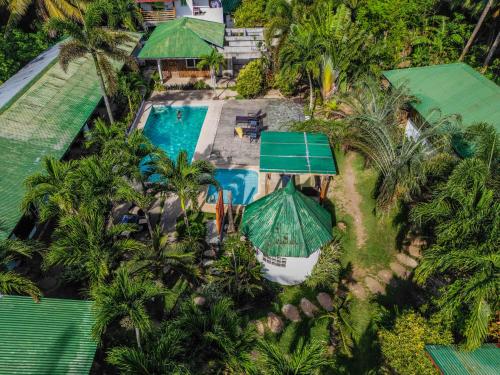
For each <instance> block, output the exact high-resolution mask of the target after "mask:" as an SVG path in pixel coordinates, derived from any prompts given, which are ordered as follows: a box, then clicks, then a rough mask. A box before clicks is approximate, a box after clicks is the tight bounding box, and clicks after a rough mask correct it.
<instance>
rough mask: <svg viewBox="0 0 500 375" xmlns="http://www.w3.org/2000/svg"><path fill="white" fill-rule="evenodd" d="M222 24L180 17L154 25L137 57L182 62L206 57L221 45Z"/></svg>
mask: <svg viewBox="0 0 500 375" xmlns="http://www.w3.org/2000/svg"><path fill="white" fill-rule="evenodd" d="M224 33H225V25H224V24H223V23H219V22H211V21H205V20H199V19H195V18H191V17H182V18H178V19H176V20H172V21H168V22H165V23H162V24H160V25H158V26H156V28H155V30H154V31H153V33H152V34H151V36H150V37H149V39H148V40H147V41H146V43H145V44H144V47H143V48H142V50H141V52H140V53H139V58H140V59H144V60H148V59H149V60H151V59H186V58H199V57H201V56H203V55H209V54H210V53H211V52H212V50H213V48H214V47H221V48H222V47H223V46H224Z"/></svg>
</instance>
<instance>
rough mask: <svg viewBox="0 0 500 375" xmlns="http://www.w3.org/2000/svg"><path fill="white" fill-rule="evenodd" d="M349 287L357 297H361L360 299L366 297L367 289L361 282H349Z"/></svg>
mask: <svg viewBox="0 0 500 375" xmlns="http://www.w3.org/2000/svg"><path fill="white" fill-rule="evenodd" d="M347 288H348V289H349V291H350V292H351V293H352V294H353V295H354V296H355V297H356V298H359V299H360V300H365V299H366V290H365V288H363V286H362V285H361V284H358V283H349V284H347Z"/></svg>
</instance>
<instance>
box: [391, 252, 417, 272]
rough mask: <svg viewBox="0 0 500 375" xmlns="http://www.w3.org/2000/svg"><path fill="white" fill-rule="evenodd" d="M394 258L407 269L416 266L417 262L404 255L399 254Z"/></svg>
mask: <svg viewBox="0 0 500 375" xmlns="http://www.w3.org/2000/svg"><path fill="white" fill-rule="evenodd" d="M396 258H397V259H398V262H399V263H401V264H403V265H405V266H407V267H410V268H415V267H416V266H418V263H417V261H416V260H415V259H413V258H412V257H410V256H408V255H406V254H403V253H399V254H397V255H396Z"/></svg>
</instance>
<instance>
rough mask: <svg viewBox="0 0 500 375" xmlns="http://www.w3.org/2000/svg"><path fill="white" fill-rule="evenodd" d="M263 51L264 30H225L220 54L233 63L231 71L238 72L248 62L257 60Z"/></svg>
mask: <svg viewBox="0 0 500 375" xmlns="http://www.w3.org/2000/svg"><path fill="white" fill-rule="evenodd" d="M263 49H265V44H264V29H263V28H252V29H235V28H226V36H225V41H224V49H223V50H222V53H223V54H224V56H225V57H226V58H228V59H232V61H233V70H234V71H235V72H238V71H239V70H240V69H241V68H242V67H243V66H244V65H245V64H247V63H248V62H249V61H250V60H254V59H258V58H260V57H261V56H262V51H263Z"/></svg>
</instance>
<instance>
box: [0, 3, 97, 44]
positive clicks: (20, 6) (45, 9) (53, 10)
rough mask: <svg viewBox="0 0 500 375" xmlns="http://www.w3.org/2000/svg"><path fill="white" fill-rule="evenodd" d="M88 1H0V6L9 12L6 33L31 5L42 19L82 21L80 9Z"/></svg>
mask: <svg viewBox="0 0 500 375" xmlns="http://www.w3.org/2000/svg"><path fill="white" fill-rule="evenodd" d="M87 1H88V0H0V6H6V7H7V10H8V11H9V13H10V15H9V19H8V21H7V30H6V35H7V33H8V31H9V30H10V29H11V28H12V26H14V25H15V24H16V23H17V22H18V21H19V19H20V18H21V17H23V16H24V15H25V14H26V12H27V11H28V8H29V7H30V6H31V5H32V4H36V7H37V11H38V13H39V14H40V15H41V16H42V18H43V19H45V20H46V19H48V18H49V17H57V18H65V19H72V20H75V21H81V20H82V12H81V9H82V8H84V7H85V3H87Z"/></svg>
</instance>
